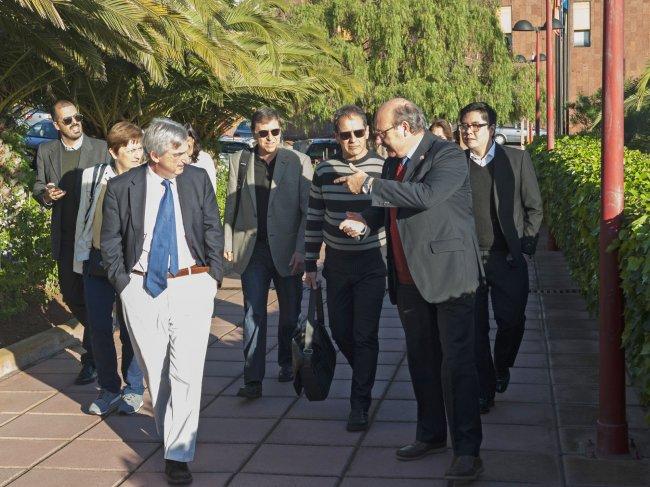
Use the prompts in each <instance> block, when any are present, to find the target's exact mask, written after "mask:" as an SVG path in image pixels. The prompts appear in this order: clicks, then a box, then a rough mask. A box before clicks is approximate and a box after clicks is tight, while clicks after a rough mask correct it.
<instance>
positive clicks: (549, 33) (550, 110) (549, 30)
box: [546, 0, 555, 150]
mask: <svg viewBox="0 0 650 487" xmlns="http://www.w3.org/2000/svg"><path fill="white" fill-rule="evenodd" d="M552 19H553V0H546V149H547V150H553V149H555V67H554V66H553V63H554V61H555V52H554V51H553V25H552V24H553V22H552Z"/></svg>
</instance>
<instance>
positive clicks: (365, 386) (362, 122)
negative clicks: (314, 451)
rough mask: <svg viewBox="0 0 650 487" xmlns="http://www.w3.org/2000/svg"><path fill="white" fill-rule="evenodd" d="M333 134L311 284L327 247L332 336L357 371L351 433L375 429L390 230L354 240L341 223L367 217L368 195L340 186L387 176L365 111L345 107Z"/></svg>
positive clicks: (319, 197)
mask: <svg viewBox="0 0 650 487" xmlns="http://www.w3.org/2000/svg"><path fill="white" fill-rule="evenodd" d="M333 123H334V135H335V137H336V140H337V142H338V143H339V145H340V146H341V158H340V159H330V160H327V161H323V162H321V163H320V164H318V166H316V169H315V170H314V179H313V180H312V185H311V193H310V195H309V215H308V216H307V231H306V234H305V240H306V243H305V250H306V254H305V255H306V272H305V283H306V284H308V285H309V286H312V287H316V276H317V274H316V272H317V271H316V261H317V260H318V257H319V255H320V249H321V245H322V244H323V242H325V263H324V266H323V277H324V278H325V279H326V280H327V310H328V312H329V324H330V329H331V330H332V337H333V338H334V340H335V341H336V344H337V345H338V347H339V349H340V350H341V353H343V355H345V358H346V359H347V361H348V363H349V364H350V366H351V367H352V383H351V388H350V415H349V417H348V424H347V429H348V431H363V430H365V429H367V428H368V410H369V409H370V403H371V401H372V387H373V385H374V383H375V374H376V372H377V356H378V353H379V338H378V332H379V316H380V314H381V305H382V302H383V299H384V294H385V292H386V264H385V263H384V258H383V256H382V253H381V247H382V245H384V244H385V242H386V234H385V232H384V229H383V228H381V229H380V230H379V231H375V232H373V233H372V234H371V235H369V236H367V237H366V238H365V239H363V240H361V239H352V238H349V237H348V236H347V235H346V234H345V233H343V231H342V230H340V229H339V224H340V223H341V222H342V221H343V220H345V217H346V211H354V212H359V213H360V212H362V211H363V210H365V209H366V208H368V207H369V206H370V202H371V201H370V195H369V194H363V193H361V194H352V193H351V192H350V191H349V190H348V189H347V188H345V187H343V186H341V185H340V184H335V183H334V180H335V179H336V178H338V177H341V176H347V175H350V174H352V173H353V168H358V169H361V170H363V171H364V172H366V173H367V174H370V175H372V176H373V177H376V178H378V177H380V176H381V172H382V168H383V166H384V160H383V159H381V158H380V157H379V156H378V155H377V154H375V153H374V152H370V151H369V150H368V137H369V131H368V122H367V119H366V114H365V112H364V111H363V110H362V109H361V108H359V107H357V106H355V105H346V106H344V107H341V108H339V109H338V110H337V111H336V113H335V114H334V120H333Z"/></svg>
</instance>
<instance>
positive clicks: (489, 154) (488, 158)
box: [469, 142, 496, 167]
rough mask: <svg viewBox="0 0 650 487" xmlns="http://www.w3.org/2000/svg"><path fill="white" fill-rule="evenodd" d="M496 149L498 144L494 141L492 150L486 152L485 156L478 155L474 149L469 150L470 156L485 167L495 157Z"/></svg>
mask: <svg viewBox="0 0 650 487" xmlns="http://www.w3.org/2000/svg"><path fill="white" fill-rule="evenodd" d="M495 150H496V144H495V143H494V142H492V146H491V147H490V150H488V151H487V154H485V157H481V156H477V155H476V154H474V153H473V152H472V151H469V158H470V159H471V160H472V161H474V162H475V163H476V164H478V165H479V166H481V167H485V166H487V165H488V164H489V163H490V162H491V161H492V159H494V152H495Z"/></svg>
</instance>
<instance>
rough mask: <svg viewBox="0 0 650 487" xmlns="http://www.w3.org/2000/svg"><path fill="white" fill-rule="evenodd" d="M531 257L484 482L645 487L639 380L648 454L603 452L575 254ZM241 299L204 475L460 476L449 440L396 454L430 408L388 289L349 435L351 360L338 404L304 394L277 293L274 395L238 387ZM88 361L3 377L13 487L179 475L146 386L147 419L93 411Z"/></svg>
mask: <svg viewBox="0 0 650 487" xmlns="http://www.w3.org/2000/svg"><path fill="white" fill-rule="evenodd" d="M529 267H530V276H531V294H530V299H529V302H528V307H527V312H526V314H527V322H526V333H525V336H524V341H523V343H522V346H521V350H520V354H519V356H518V359H517V363H516V364H515V367H514V368H513V369H512V371H511V377H512V379H511V384H510V387H509V388H508V390H507V391H506V393H505V394H501V395H498V397H497V402H496V406H495V408H494V409H493V410H492V411H491V412H490V413H489V414H487V415H484V416H482V420H483V437H484V441H483V450H482V457H483V459H484V462H485V473H484V474H483V476H482V477H481V479H480V480H479V481H477V482H475V483H473V484H472V485H475V486H477V487H489V486H493V487H507V486H510V487H512V486H518V487H526V486H532V485H544V486H583V487H588V486H611V487H614V486H641V485H648V479H650V459H649V457H650V431H649V430H648V427H647V424H646V423H645V421H644V411H643V410H642V409H641V407H640V406H638V400H637V398H636V396H635V395H634V393H633V392H632V391H628V420H629V425H630V435H631V436H632V437H633V438H634V440H635V445H636V447H637V449H636V450H635V454H636V456H637V457H638V458H639V459H637V460H633V459H631V458H625V459H615V460H602V459H596V458H595V457H594V454H593V451H594V450H593V442H594V441H595V429H594V425H595V421H596V418H597V415H598V410H597V400H598V373H597V367H598V357H597V352H598V342H597V339H598V332H597V324H596V321H595V320H594V319H592V318H590V317H589V313H588V312H587V310H586V308H585V304H584V301H583V300H582V298H581V297H580V296H579V295H578V294H576V293H575V292H571V290H573V289H575V288H576V286H575V284H573V283H572V282H571V280H570V278H569V276H568V273H567V270H566V263H565V262H564V260H563V257H562V254H561V253H559V252H540V253H538V254H537V256H536V257H535V259H534V261H531V262H530V264H529ZM558 290H568V291H569V292H557V291H558ZM242 302H243V297H242V294H241V290H239V289H236V286H232V287H231V288H229V289H228V290H223V291H222V292H220V293H219V299H218V302H217V304H216V306H215V311H216V316H217V317H216V318H214V319H213V323H212V329H211V332H212V336H211V339H210V346H209V349H208V353H207V357H206V364H205V370H204V376H205V378H204V383H203V396H202V414H201V422H200V427H199V432H198V445H197V451H196V458H195V460H194V462H193V464H192V466H191V468H192V470H193V472H194V479H195V481H194V484H193V485H195V486H212V487H214V486H226V485H228V486H237V487H243V486H256V487H257V486H278V487H284V486H303V485H304V486H309V487H320V486H323V487H326V486H344V487H361V486H373V487H384V486H385V487H389V486H390V487H401V486H409V487H419V486H428V487H432V486H433V487H436V486H447V487H450V485H451V484H449V483H447V482H446V481H444V480H443V478H442V476H443V473H444V471H445V469H446V468H447V466H448V465H449V463H450V461H451V452H450V451H448V452H447V453H445V454H440V455H432V456H429V457H427V458H425V459H422V460H420V461H417V462H399V461H397V460H396V459H395V449H396V448H397V447H399V446H402V445H404V444H406V443H408V442H410V441H412V440H413V438H414V436H415V426H416V424H415V420H416V413H417V411H416V403H415V400H414V396H413V389H412V387H411V383H410V378H409V373H408V367H407V363H406V358H405V349H406V348H405V340H404V334H403V331H402V327H401V324H400V321H399V318H398V315H397V312H396V309H395V308H394V307H393V306H392V305H391V304H390V303H389V301H388V298H386V299H385V300H384V307H383V312H382V320H381V324H380V329H379V338H380V353H379V366H378V368H377V381H376V384H375V387H374V390H373V397H374V398H375V400H374V402H373V405H372V408H371V410H370V415H371V419H372V425H371V428H370V430H369V431H367V432H363V433H348V432H346V431H345V421H346V418H347V414H348V412H349V401H348V396H349V391H350V379H351V369H350V367H349V366H348V365H347V364H346V363H345V359H344V358H343V357H342V356H341V355H340V354H339V356H338V365H337V369H336V374H335V378H334V382H333V384H332V389H331V393H330V397H329V398H328V400H326V401H323V402H316V403H310V402H309V401H307V400H306V399H305V398H304V397H300V398H299V397H296V395H295V392H294V390H293V388H292V385H291V384H281V383H278V382H277V380H276V377H277V373H278V366H277V363H276V357H277V350H276V348H277V299H276V296H275V292H274V291H271V292H270V294H269V300H268V306H269V331H268V345H267V352H268V354H267V379H266V380H265V382H264V397H263V398H261V399H259V400H256V401H246V400H242V399H240V398H238V397H236V393H237V390H238V388H239V386H240V385H241V382H242V367H243V353H242V330H241V328H239V327H238V324H239V322H240V321H241V317H242ZM306 306H307V295H306V294H305V299H304V300H303V309H305V308H306ZM492 326H493V328H494V326H495V324H494V322H493V323H492ZM491 338H492V339H494V329H493V330H492V332H491ZM78 368H79V349H70V350H66V351H64V352H62V353H60V354H58V355H57V356H55V357H53V358H51V359H48V360H45V361H43V362H41V363H39V364H37V365H35V366H33V367H31V368H29V369H27V370H25V371H24V372H20V373H17V374H14V375H12V376H10V377H7V378H5V379H2V380H0V486H3V485H12V487H13V486H23V485H24V486H33V485H38V486H39V487H48V486H67V485H70V486H72V485H88V486H104V485H105V486H116V485H123V486H156V485H166V482H165V480H164V476H163V474H162V472H163V471H164V461H163V456H162V449H161V444H160V439H159V437H158V433H157V432H156V427H155V424H154V421H153V418H152V412H151V402H150V400H149V399H148V396H146V397H145V399H146V401H145V406H144V407H143V408H142V410H141V411H140V413H139V414H137V415H134V416H117V415H110V416H108V417H106V418H99V417H96V416H89V415H87V414H86V408H87V407H88V404H89V403H90V402H91V401H92V399H93V398H94V397H95V395H96V393H97V391H96V385H94V384H91V385H88V386H81V387H79V386H75V385H74V384H73V381H74V377H75V374H76V373H77V371H78ZM459 485H460V484H459Z"/></svg>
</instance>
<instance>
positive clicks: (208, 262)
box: [101, 119, 223, 484]
mask: <svg viewBox="0 0 650 487" xmlns="http://www.w3.org/2000/svg"><path fill="white" fill-rule="evenodd" d="M142 145H143V148H144V151H145V154H146V157H147V161H148V164H145V165H142V166H139V167H137V168H135V169H132V170H131V171H129V172H127V173H124V174H122V175H120V176H117V177H115V178H113V179H111V180H110V181H109V182H108V185H107V189H106V196H105V198H104V206H103V218H104V220H103V223H102V231H101V251H102V258H103V261H104V267H105V268H106V270H107V272H108V279H109V281H110V282H111V284H112V285H113V287H114V288H115V290H116V291H117V292H118V293H119V294H120V300H121V301H122V307H123V310H124V319H125V322H126V325H127V327H128V330H129V335H130V336H131V341H132V342H133V348H134V351H135V353H136V356H137V357H138V362H139V363H140V365H141V366H142V368H143V370H144V371H145V375H146V378H147V385H148V386H149V392H150V393H151V400H152V402H153V408H154V417H155V420H156V429H157V430H158V433H159V434H160V435H161V436H162V437H163V439H164V447H165V452H164V456H165V461H166V465H165V473H166V475H167V480H168V481H169V483H172V484H188V483H190V482H191V481H192V475H191V473H190V471H189V468H188V466H187V462H189V461H191V460H192V459H193V458H194V448H195V444H196V432H197V429H198V422H199V410H200V409H201V385H202V378H203V364H204V361H205V354H206V349H207V346H208V337H209V335H210V324H211V317H212V309H213V305H214V295H215V293H216V291H217V283H219V282H221V280H222V276H223V269H222V258H223V230H222V228H221V220H220V218H219V208H218V207H217V203H216V200H215V197H214V190H213V189H212V182H211V181H210V178H209V177H208V174H207V173H206V172H205V171H204V170H203V169H200V168H196V167H193V166H192V165H191V164H188V162H189V158H188V156H187V130H186V129H185V128H184V127H183V126H182V125H180V124H179V123H176V122H174V121H172V120H169V119H154V120H153V121H152V122H151V124H150V125H149V127H147V129H146V130H145V132H144V138H143V141H142Z"/></svg>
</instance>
